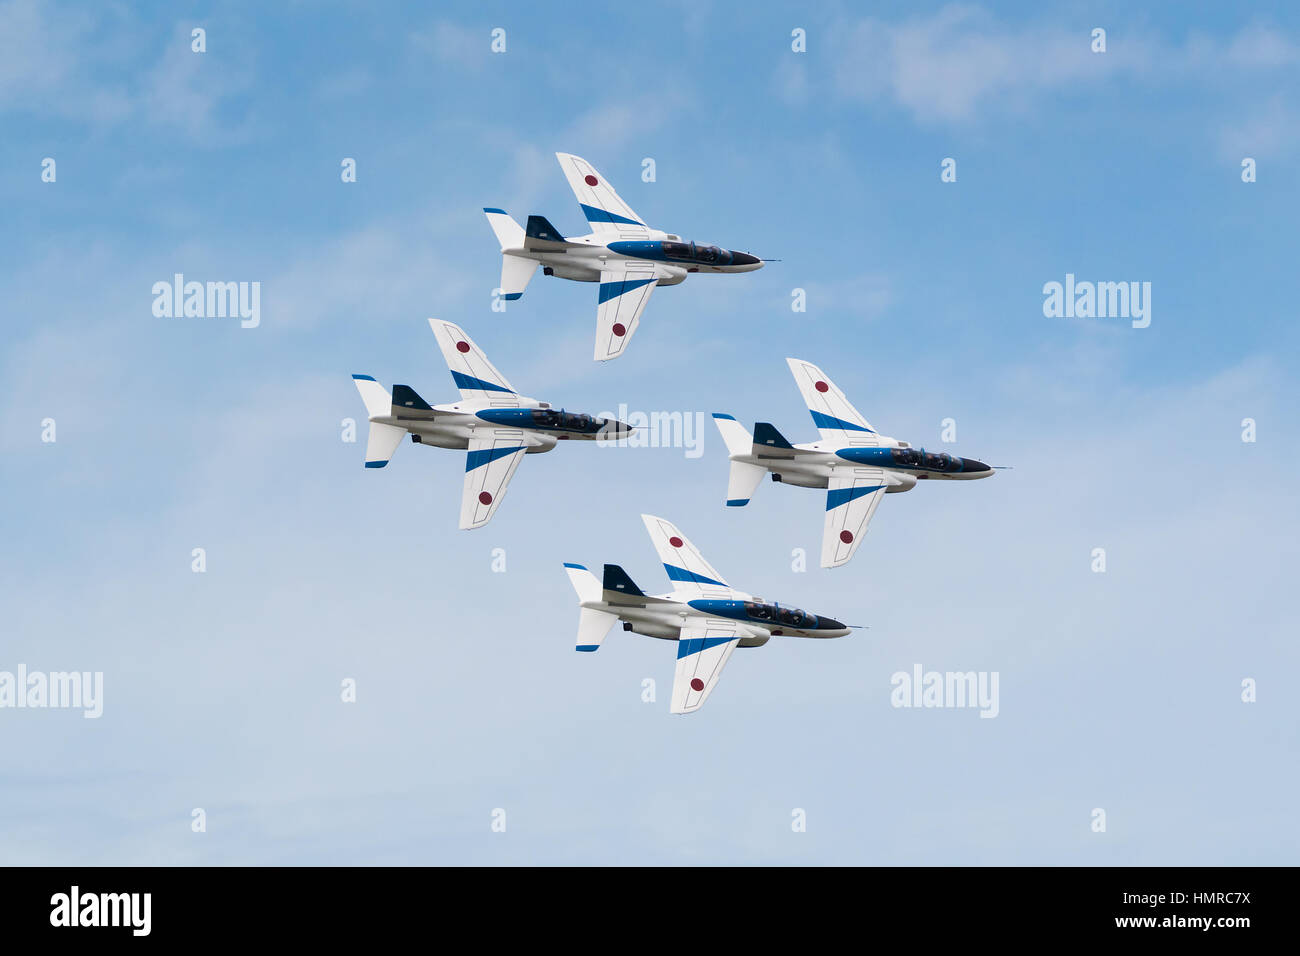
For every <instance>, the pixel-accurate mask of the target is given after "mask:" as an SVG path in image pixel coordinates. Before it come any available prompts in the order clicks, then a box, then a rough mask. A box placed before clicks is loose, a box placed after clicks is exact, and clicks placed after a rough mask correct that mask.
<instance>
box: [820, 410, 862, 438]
mask: <svg viewBox="0 0 1300 956" xmlns="http://www.w3.org/2000/svg"><path fill="white" fill-rule="evenodd" d="M808 411H810V412H812V417H813V424H814V425H816V426H817V427H818V428H840V429H843V430H844V431H846V432H871V434H873V435H874V434H875V432H872V431H871V429H870V428H868V427H867V426H866V425H855V424H854V423H853V422H846V421H845V420H844V419H842V418H836V417H835V416H834V415H827V414H826V413H825V412H819V411H817V410H816V409H814V408H810V409H808Z"/></svg>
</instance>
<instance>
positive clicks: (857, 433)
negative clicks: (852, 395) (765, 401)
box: [786, 358, 880, 447]
mask: <svg viewBox="0 0 1300 956" xmlns="http://www.w3.org/2000/svg"><path fill="white" fill-rule="evenodd" d="M786 363H787V364H788V365H789V366H790V373H791V374H792V375H794V381H795V384H796V385H798V386H799V393H800V394H801V395H803V400H804V404H805V405H807V406H808V411H809V413H811V415H812V419H813V424H815V425H816V426H817V430H818V431H820V432H821V435H822V438H823V439H825V440H827V441H838V442H844V443H845V444H846V445H858V446H864V447H874V446H878V445H879V444H880V436H879V435H878V434H877V433H876V430H875V429H874V428H872V427H871V423H870V422H869V421H867V420H866V419H865V418H864V417H863V416H862V413H861V412H860V411H858V410H857V409H856V408H854V407H853V403H852V402H850V401H849V400H848V398H846V397H845V395H844V393H843V392H842V391H840V390H839V388H838V387H837V386H836V385H835V383H834V382H832V381H831V380H830V378H829V377H828V376H827V374H826V373H825V372H823V371H822V370H821V369H819V368H818V367H817V366H816V365H814V364H813V363H812V362H805V361H804V360H803V359H796V358H788V359H786Z"/></svg>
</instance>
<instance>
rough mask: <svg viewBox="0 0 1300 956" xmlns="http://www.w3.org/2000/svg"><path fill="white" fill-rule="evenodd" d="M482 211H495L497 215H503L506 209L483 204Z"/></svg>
mask: <svg viewBox="0 0 1300 956" xmlns="http://www.w3.org/2000/svg"><path fill="white" fill-rule="evenodd" d="M483 211H484V212H494V213H496V214H498V215H500V216H504V215H505V214H506V211H505V210H504V209H489V208H487V206H484V207H483Z"/></svg>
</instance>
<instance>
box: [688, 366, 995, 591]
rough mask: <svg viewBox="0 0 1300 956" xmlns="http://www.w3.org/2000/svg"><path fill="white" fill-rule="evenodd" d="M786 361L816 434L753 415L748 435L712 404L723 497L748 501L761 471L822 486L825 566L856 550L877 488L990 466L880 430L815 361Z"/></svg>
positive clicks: (989, 470)
mask: <svg viewBox="0 0 1300 956" xmlns="http://www.w3.org/2000/svg"><path fill="white" fill-rule="evenodd" d="M786 362H788V363H789V365H790V371H791V372H792V373H794V380H795V383H796V384H797V385H798V386H799V391H800V392H801V393H802V394H803V399H804V403H805V404H807V406H808V410H809V411H810V412H811V413H812V418H813V424H815V425H816V426H817V428H818V430H819V431H820V432H821V436H822V437H821V440H819V441H815V442H806V443H804V444H800V445H792V444H790V442H788V441H787V440H786V439H785V437H784V436H783V435H782V434H781V433H780V432H778V431H777V430H776V428H775V427H774V426H772V425H771V424H769V423H767V422H759V423H757V424H756V425H755V426H754V434H752V435H751V434H750V433H749V432H748V431H746V430H745V426H743V425H741V424H740V423H739V422H738V421H736V419H735V418H734V417H732V416H731V415H726V414H723V413H721V412H714V413H713V421H714V423H715V424H716V425H717V426H718V431H720V432H721V433H722V440H723V441H724V442H726V445H727V452H728V456H729V458H730V459H731V474H730V480H729V482H728V484H727V505H728V506H730V507H732V508H738V507H743V506H744V505H747V504H749V499H750V497H751V496H752V495H753V493H754V490H755V489H756V488H757V487H758V483H759V482H760V481H761V480H762V478H763V476H764V475H765V474H771V476H772V480H773V481H777V482H781V483H782V484H787V485H800V486H802V487H805V488H825V489H827V491H826V520H825V525H824V528H823V531H822V560H821V565H822V567H823V568H836V567H839V566H840V565H841V564H845V563H847V562H848V560H849V559H850V558H851V557H853V554H854V552H855V551H857V549H858V545H860V544H861V543H862V538H863V536H864V535H865V534H866V533H867V524H868V523H869V522H870V521H871V518H872V516H873V515H874V514H875V513H876V506H877V505H879V504H880V498H881V496H882V495H887V494H893V493H896V492H901V491H911V490H912V489H913V488H915V487H916V485H917V482H920V481H932V480H940V481H968V480H970V479H972V478H987V477H989V476H990V475H992V474H993V471H994V467H993V466H990V465H986V464H984V462H982V461H977V460H976V459H974V458H960V457H957V456H956V455H950V454H948V453H947V452H929V451H926V450H925V449H924V448H913V447H912V446H911V445H909V444H908V443H907V442H905V441H899V440H898V439H896V438H889V437H888V436H885V435H881V434H880V433H879V432H877V431H876V430H875V428H873V427H872V426H871V423H870V422H868V421H867V420H866V419H865V418H863V417H862V413H861V412H859V411H858V410H857V409H856V408H854V407H853V405H852V404H850V402H849V400H848V399H847V398H845V397H844V393H843V392H841V391H840V390H839V389H838V388H836V387H835V383H834V382H832V381H831V380H830V378H829V376H827V375H826V373H825V372H823V371H822V370H821V369H819V368H818V367H817V366H816V365H813V364H812V363H811V362H805V361H803V360H801V359H795V358H788V359H786Z"/></svg>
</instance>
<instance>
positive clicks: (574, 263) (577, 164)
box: [483, 153, 763, 362]
mask: <svg viewBox="0 0 1300 956" xmlns="http://www.w3.org/2000/svg"><path fill="white" fill-rule="evenodd" d="M555 158H556V159H558V160H559V161H560V168H561V169H563V170H564V176H565V178H566V179H567V180H568V181H569V188H570V189H572V190H573V195H574V196H576V197H577V199H578V205H579V206H580V207H581V208H582V214H583V215H584V216H585V217H586V218H587V223H588V225H590V226H591V232H590V233H589V234H588V235H585V236H570V237H568V238H565V236H564V235H562V234H561V232H560V230H558V229H556V228H555V227H554V226H552V225H551V224H550V222H549V221H547V219H546V218H545V217H543V216H529V217H528V225H526V226H520V225H519V223H517V222H515V220H514V219H512V218H511V217H510V216H509V215H508V214H506V212H505V211H504V210H501V209H484V210H483V212H484V213H485V214H486V215H487V220H488V223H489V225H491V226H492V231H493V232H494V233H496V237H497V242H499V243H500V244H501V295H502V297H503V298H506V299H510V300H514V299H518V298H520V297H521V296H522V295H523V294H524V289H525V288H527V286H528V282H529V280H531V279H532V277H533V275H534V274H535V273H536V272H537V268H538V266H541V268H542V272H543V273H544V274H545V275H548V276H557V277H558V278H561V279H572V280H574V281H575V282H599V283H600V291H599V294H598V295H597V297H596V301H597V305H596V352H595V359H596V361H598V362H603V361H605V360H607V359H612V358H618V357H619V356H620V355H622V354H623V350H624V349H625V348H627V343H628V342H630V341H632V335H633V334H634V333H635V332H636V329H637V325H638V324H640V322H641V313H642V312H644V311H645V306H646V303H647V302H649V301H650V293H651V292H653V291H654V290H655V287H656V286H661V285H677V284H678V283H681V282H685V281H686V277H687V276H688V275H691V274H692V273H697V272H698V273H704V274H708V273H718V272H753V271H754V270H755V269H761V268H762V267H763V260H761V259H759V258H757V257H755V256H751V255H750V254H749V253H747V252H732V251H731V250H729V249H722V248H720V247H718V246H714V245H705V244H703V243H695V242H690V241H687V240H684V239H682V237H681V236H677V235H674V234H672V233H669V232H663V231H661V230H659V229H652V228H651V227H650V226H647V225H646V224H645V222H644V221H643V220H642V219H641V217H640V216H638V215H637V214H636V213H634V212H633V211H632V207H631V206H629V205H628V204H627V203H625V202H624V201H623V200H622V199H621V198H619V195H618V193H616V192H614V187H613V186H611V185H610V184H609V180H607V179H606V178H605V177H604V176H602V175H601V174H600V173H598V172H596V168H595V167H594V166H592V165H591V163H589V162H587V161H586V160H585V159H583V158H582V157H580V156H573V155H570V154H569V153H556V154H555Z"/></svg>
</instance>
